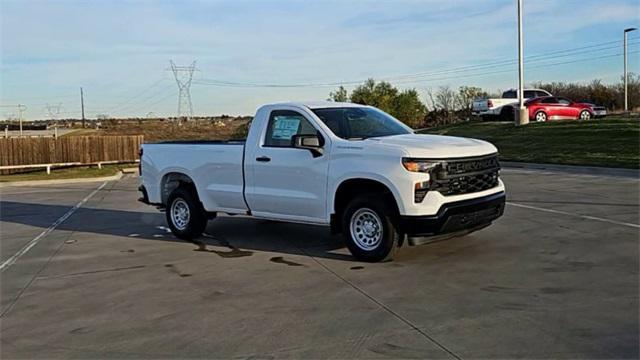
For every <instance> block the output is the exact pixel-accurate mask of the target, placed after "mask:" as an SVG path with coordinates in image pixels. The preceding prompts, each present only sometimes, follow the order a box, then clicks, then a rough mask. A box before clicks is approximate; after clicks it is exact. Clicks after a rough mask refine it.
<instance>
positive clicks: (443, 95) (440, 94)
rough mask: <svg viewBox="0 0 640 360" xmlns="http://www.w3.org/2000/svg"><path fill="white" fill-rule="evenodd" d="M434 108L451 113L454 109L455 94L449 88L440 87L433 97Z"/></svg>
mask: <svg viewBox="0 0 640 360" xmlns="http://www.w3.org/2000/svg"><path fill="white" fill-rule="evenodd" d="M435 100H436V101H435V104H434V105H435V108H436V109H440V110H444V111H446V112H448V113H451V112H452V111H454V110H455V107H456V102H457V99H456V93H455V92H454V91H453V90H451V88H450V87H449V86H440V87H439V88H438V91H437V92H436V95H435Z"/></svg>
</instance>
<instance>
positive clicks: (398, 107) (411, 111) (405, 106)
mask: <svg viewBox="0 0 640 360" xmlns="http://www.w3.org/2000/svg"><path fill="white" fill-rule="evenodd" d="M394 103H395V104H394V111H393V113H392V115H393V116H394V117H395V118H397V119H398V120H400V121H402V122H403V123H405V124H407V125H409V126H411V127H412V128H418V127H420V126H422V124H423V122H424V117H425V116H426V115H427V107H426V106H425V105H424V104H423V103H422V101H420V96H419V95H418V91H416V89H409V90H403V91H402V92H401V93H400V94H398V96H397V97H396V98H395V101H394Z"/></svg>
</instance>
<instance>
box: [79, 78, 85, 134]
mask: <svg viewBox="0 0 640 360" xmlns="http://www.w3.org/2000/svg"><path fill="white" fill-rule="evenodd" d="M80 107H81V108H82V128H83V129H84V121H85V119H84V93H83V92H82V86H80Z"/></svg>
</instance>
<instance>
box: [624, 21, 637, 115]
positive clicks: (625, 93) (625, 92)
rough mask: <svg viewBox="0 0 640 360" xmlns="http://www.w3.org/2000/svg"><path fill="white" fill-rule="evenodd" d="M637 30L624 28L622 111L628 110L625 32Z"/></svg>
mask: <svg viewBox="0 0 640 360" xmlns="http://www.w3.org/2000/svg"><path fill="white" fill-rule="evenodd" d="M634 30H638V29H637V28H628V29H624V112H625V114H626V113H628V112H629V104H628V96H627V82H628V81H629V78H628V77H629V74H627V33H629V32H632V31H634Z"/></svg>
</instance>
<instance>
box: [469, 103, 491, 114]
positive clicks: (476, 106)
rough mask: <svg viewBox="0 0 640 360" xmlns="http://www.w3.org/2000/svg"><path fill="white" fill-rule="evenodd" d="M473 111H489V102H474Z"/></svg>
mask: <svg viewBox="0 0 640 360" xmlns="http://www.w3.org/2000/svg"><path fill="white" fill-rule="evenodd" d="M471 110H472V111H474V112H480V111H487V110H489V106H488V105H487V100H474V101H473V104H472V105H471Z"/></svg>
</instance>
